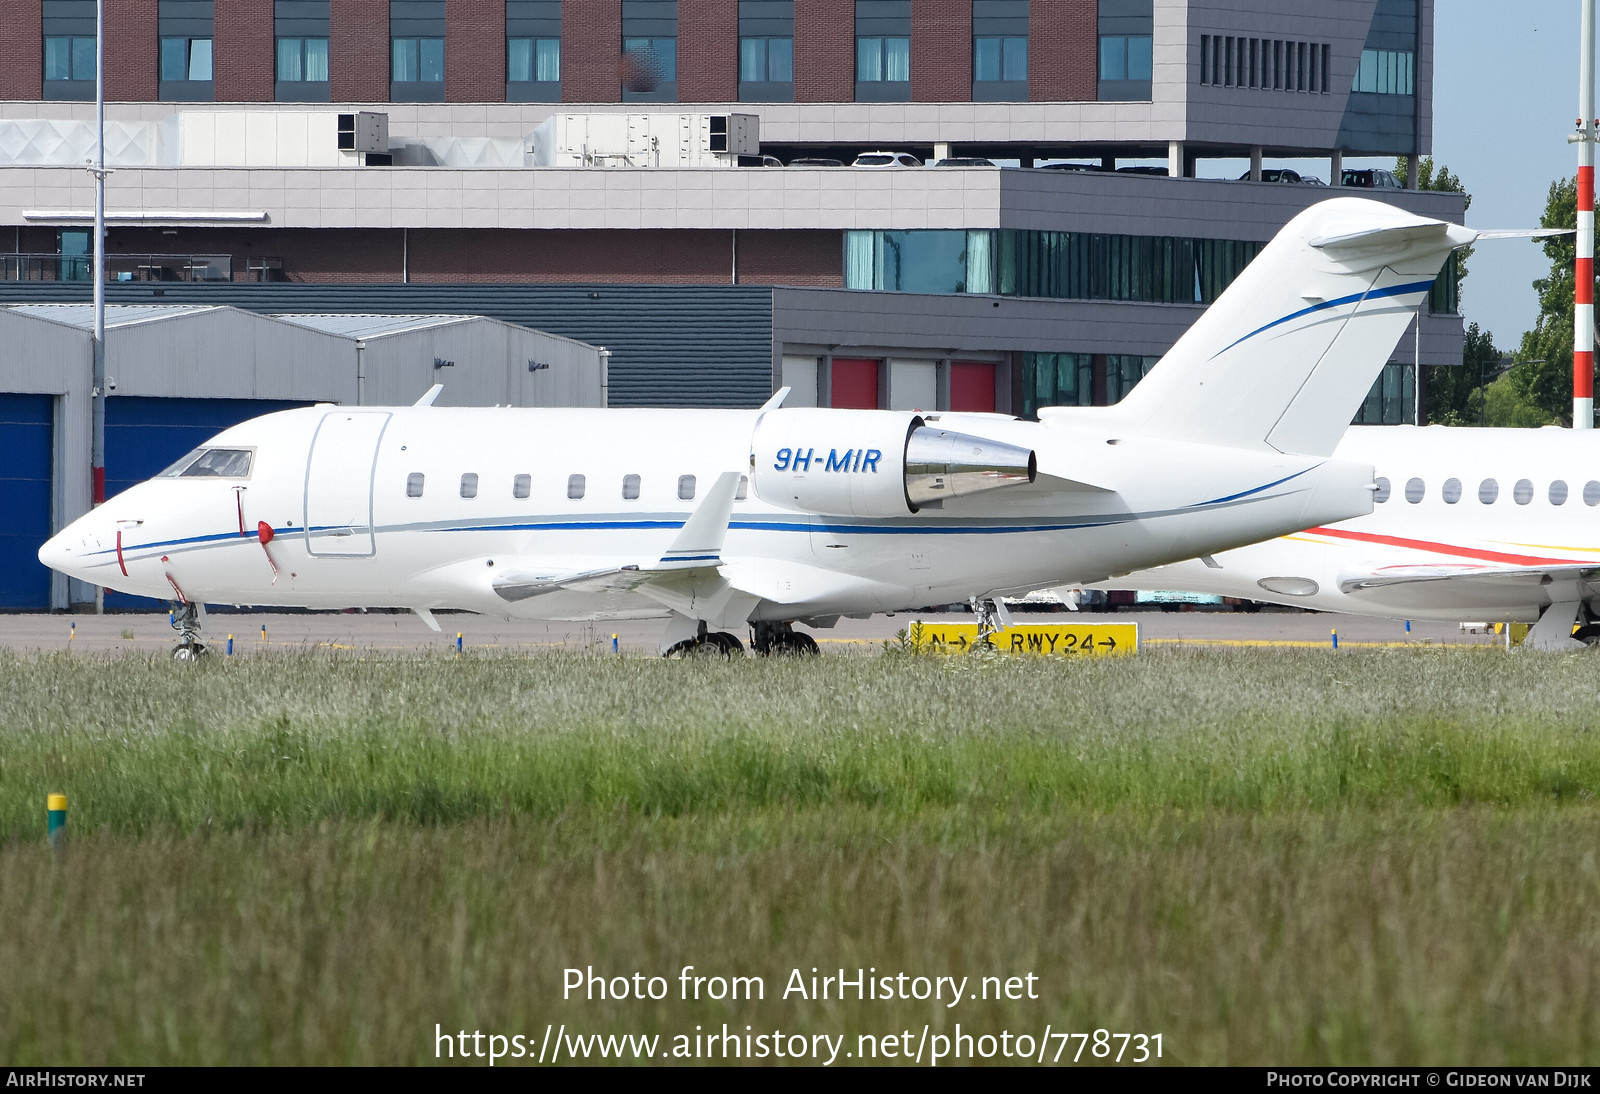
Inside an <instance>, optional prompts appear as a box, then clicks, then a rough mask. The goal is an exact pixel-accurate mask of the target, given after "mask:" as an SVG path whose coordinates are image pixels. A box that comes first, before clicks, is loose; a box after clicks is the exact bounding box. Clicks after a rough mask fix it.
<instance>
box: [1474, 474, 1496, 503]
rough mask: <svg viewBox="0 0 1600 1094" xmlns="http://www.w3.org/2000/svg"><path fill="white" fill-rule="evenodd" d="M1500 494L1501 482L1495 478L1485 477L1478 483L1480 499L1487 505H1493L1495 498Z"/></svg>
mask: <svg viewBox="0 0 1600 1094" xmlns="http://www.w3.org/2000/svg"><path fill="white" fill-rule="evenodd" d="M1499 496H1500V484H1499V483H1498V482H1495V481H1494V480H1493V479H1484V480H1483V481H1482V482H1480V483H1479V484H1478V500H1479V501H1481V502H1483V504H1485V505H1493V504H1494V499H1495V498H1498V497H1499Z"/></svg>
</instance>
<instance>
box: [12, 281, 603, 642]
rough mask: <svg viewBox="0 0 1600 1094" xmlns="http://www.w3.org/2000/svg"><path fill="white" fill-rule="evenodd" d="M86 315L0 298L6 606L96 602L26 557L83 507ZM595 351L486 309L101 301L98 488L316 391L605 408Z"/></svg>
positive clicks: (86, 486) (345, 399)
mask: <svg viewBox="0 0 1600 1094" xmlns="http://www.w3.org/2000/svg"><path fill="white" fill-rule="evenodd" d="M93 323H94V314H93V309H92V308H91V307H90V305H88V304H26V305H3V306H0V344H3V345H5V346H7V347H8V349H9V352H7V353H6V354H5V355H4V356H3V357H0V512H4V513H5V514H6V520H5V521H4V523H3V525H0V609H11V610H19V609H20V610H40V609H44V608H67V607H70V606H71V605H73V604H82V603H86V602H92V601H93V599H94V593H93V590H92V589H89V588H87V587H83V586H81V584H79V583H72V587H71V588H69V586H68V582H67V580H66V579H65V578H64V577H62V576H60V575H52V574H51V573H50V572H49V571H48V570H46V569H45V568H44V567H43V566H41V565H40V564H39V562H38V559H37V558H36V557H35V552H36V551H37V550H38V548H39V545H40V544H41V543H43V542H44V541H45V539H46V538H48V537H49V535H50V533H51V531H52V530H53V529H54V528H58V527H61V526H62V525H64V524H65V523H66V521H67V520H68V519H70V518H71V517H72V516H75V515H76V514H78V513H82V512H84V511H85V510H87V509H88V508H89V500H90V494H91V487H90V474H89V466H90V429H91V414H92V406H91V402H92V400H91V384H92V376H93V368H94V365H93V333H92V332H93ZM605 361H606V351H605V350H604V349H602V348H600V347H597V346H591V345H587V344H585V343H583V342H577V341H574V340H572V339H570V338H561V337H558V336H556V335H551V334H545V333H544V332H542V331H536V330H531V329H529V328H527V327H521V326H517V325H515V324H512V323H506V322H502V321H500V320H497V319H488V318H485V317H482V316H471V315H336V316H328V315H292V316H283V315H263V314H260V313H256V312H250V311H244V310H241V309H238V308H232V307H226V306H214V305H209V306H208V305H183V304H154V305H109V306H107V308H106V386H107V398H106V492H107V494H108V495H110V494H115V493H117V492H118V491H119V490H123V489H126V488H127V487H129V486H131V485H133V484H134V483H136V482H140V481H142V480H144V479H146V478H149V477H150V476H151V475H154V474H155V473H157V472H158V471H160V470H161V469H162V468H163V467H165V466H166V465H167V464H169V463H171V462H172V461H173V460H175V459H177V458H178V457H179V456H181V455H183V453H185V452H187V451H188V450H189V449H191V448H193V447H194V446H195V445H197V444H199V443H200V442H201V441H204V440H205V439H206V438H207V437H209V436H211V435H212V434H214V433H216V432H218V431H219V430H222V429H225V428H227V427H228V426H230V425H234V424H236V423H238V422H241V421H244V420H245V419H247V418H253V417H255V416H257V415H260V414H267V413H271V412H272V411H275V410H285V409H288V408H290V407H296V406H305V405H307V404H308V403H313V402H330V403H345V404H360V403H369V404H371V403H381V404H394V403H410V402H415V401H416V399H417V398H418V396H420V395H421V394H422V393H423V392H425V391H427V389H428V388H429V387H431V386H432V385H433V384H435V383H442V384H444V391H443V392H442V393H441V394H440V396H439V399H438V402H439V404H440V405H456V406H485V405H493V404H507V405H512V406H603V405H605V403H604V400H605V371H606V365H605ZM129 603H130V604H131V603H132V602H131V601H130V602H129ZM113 606H115V602H114V601H113Z"/></svg>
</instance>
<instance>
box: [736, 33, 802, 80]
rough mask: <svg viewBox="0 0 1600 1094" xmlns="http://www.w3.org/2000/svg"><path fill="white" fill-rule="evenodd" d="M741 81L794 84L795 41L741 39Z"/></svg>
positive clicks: (782, 39)
mask: <svg viewBox="0 0 1600 1094" xmlns="http://www.w3.org/2000/svg"><path fill="white" fill-rule="evenodd" d="M739 80H740V82H742V83H749V84H768V83H771V84H792V83H794V39H793V38H740V39H739Z"/></svg>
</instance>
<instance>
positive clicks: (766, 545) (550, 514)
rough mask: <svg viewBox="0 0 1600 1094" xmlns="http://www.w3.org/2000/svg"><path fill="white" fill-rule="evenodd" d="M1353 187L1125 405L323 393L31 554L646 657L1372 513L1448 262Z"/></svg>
mask: <svg viewBox="0 0 1600 1094" xmlns="http://www.w3.org/2000/svg"><path fill="white" fill-rule="evenodd" d="M1476 235H1477V233H1475V232H1473V231H1471V230H1468V229H1466V228H1463V227H1461V226H1459V225H1454V224H1447V223H1444V222H1441V221H1436V220H1430V219H1427V218H1423V217H1419V216H1416V215H1414V214H1412V213H1408V212H1405V211H1403V210H1400V209H1396V208H1394V207H1392V206H1389V205H1384V204H1380V203H1376V202H1372V201H1368V200H1364V199H1359V198H1336V199H1333V200H1330V201H1325V202H1322V203H1320V204H1318V205H1316V206H1314V207H1312V208H1311V209H1309V210H1307V211H1305V212H1304V213H1302V214H1300V215H1299V216H1297V217H1295V218H1294V220H1292V221H1291V222H1290V223H1289V224H1288V225H1286V226H1285V227H1284V229H1283V230H1282V231H1281V232H1280V233H1279V234H1278V236H1277V238H1275V239H1274V240H1273V241H1272V242H1271V243H1270V244H1269V245H1268V246H1267V247H1266V248H1265V249H1264V250H1263V251H1262V252H1261V254H1260V255H1259V256H1258V257H1257V258H1256V259H1255V261H1254V262H1252V263H1251V264H1250V265H1249V266H1248V267H1247V268H1246V269H1245V270H1244V272H1243V273H1242V274H1240V276H1239V277H1238V278H1237V279H1236V280H1235V282H1234V283H1233V285H1232V286H1231V287H1230V288H1229V289H1228V290H1227V292H1226V293H1224V294H1223V296H1222V297H1221V298H1220V299H1219V300H1218V301H1217V302H1216V303H1215V304H1213V305H1212V306H1211V307H1210V308H1209V309H1207V311H1206V312H1205V314H1204V315H1202V316H1201V318H1200V319H1199V320H1198V321H1197V322H1196V323H1195V324H1194V326H1193V327H1192V328H1191V329H1190V330H1189V331H1188V332H1187V333H1186V334H1185V335H1184V336H1183V338H1181V339H1180V340H1179V342H1178V343H1177V345H1176V346H1174V347H1173V349H1172V350H1171V351H1170V352H1169V353H1168V354H1167V355H1166V357H1165V358H1163V360H1162V362H1161V363H1160V365H1158V366H1157V367H1156V368H1155V369H1154V370H1153V371H1152V372H1151V373H1150V375H1149V376H1147V377H1146V378H1145V379H1144V381H1143V382H1142V383H1141V384H1140V385H1139V386H1138V388H1136V389H1135V390H1134V391H1133V392H1132V394H1131V395H1130V396H1129V397H1128V398H1127V399H1125V400H1123V402H1122V403H1120V404H1118V405H1117V406H1114V407H1098V408H1087V407H1084V408H1079V407H1072V408H1059V409H1053V410H1050V409H1047V410H1044V411H1041V413H1040V419H1041V420H1040V421H1038V422H1028V421H1021V420H1017V419H1014V418H1010V417H1006V416H1004V415H994V414H931V413H912V412H898V411H886V410H830V409H816V408H784V407H782V406H781V402H782V398H783V395H784V393H783V392H780V393H779V394H778V395H777V396H775V397H774V398H773V399H772V401H770V402H769V403H768V404H767V405H766V406H764V407H762V408H760V409H759V410H748V411H740V410H574V409H567V410H548V409H537V410H535V409H514V408H483V409H455V408H443V407H434V406H431V405H426V404H428V403H429V402H430V401H431V398H432V396H433V395H434V394H436V393H437V389H435V392H433V393H430V395H429V396H425V397H424V399H423V400H422V403H420V404H419V405H416V406H411V407H341V406H333V405H322V406H315V407H308V408H304V409H299V410H290V411H284V412H281V413H277V414H269V415H267V416H265V417H261V418H256V419H253V420H251V421H248V422H244V423H242V424H240V425H238V426H235V427H233V428H231V429H228V430H225V431H223V432H222V433H220V434H218V435H217V436H216V437H215V438H213V439H212V440H211V441H210V442H208V443H207V444H206V445H204V446H203V447H201V448H199V449H197V450H196V451H194V452H192V453H190V454H189V455H187V456H185V457H184V458H183V459H182V460H179V461H178V462H177V463H176V464H174V465H173V466H172V467H170V468H168V469H167V470H166V471H165V472H163V473H162V474H161V475H159V476H157V477H156V478H154V479H151V480H150V481H148V482H145V483H141V484H139V485H138V486H135V487H133V488H131V489H129V490H127V491H125V492H123V493H122V494H119V495H118V496H116V497H114V498H112V499H110V500H109V501H108V502H106V503H105V504H104V505H102V506H101V507H99V508H98V509H96V510H94V511H93V512H91V513H89V514H87V515H85V516H83V517H81V518H80V519H78V520H76V521H74V522H73V523H72V524H71V525H70V526H68V527H67V528H66V529H65V530H63V531H62V532H60V533H59V534H57V535H56V536H55V537H54V538H52V539H51V540H50V541H49V542H47V543H46V544H45V545H44V546H43V547H42V548H41V549H40V552H39V558H40V560H41V561H42V562H44V563H45V564H46V565H47V566H50V567H52V568H54V569H56V570H60V571H62V572H63V573H66V574H69V575H71V576H73V577H76V578H80V579H82V580H84V581H88V582H92V583H94V584H96V585H101V586H105V587H108V588H112V589H117V590H120V591H124V592H129V593H136V594H140V595H144V596H157V597H165V598H169V599H171V600H173V601H174V602H175V609H174V614H175V620H174V625H175V626H176V627H177V628H178V629H179V630H180V632H181V636H182V643H181V644H180V645H179V647H178V649H177V650H176V651H175V656H177V657H179V658H185V659H186V658H192V657H195V656H197V655H198V654H199V652H201V650H202V649H203V647H202V646H201V644H200V642H199V638H200V627H201V622H202V618H203V613H202V610H201V605H203V604H204V603H206V602H212V603H227V604H240V605H290V606H298V607H307V608H346V607H403V608H410V609H411V610H413V611H415V612H416V613H417V614H418V615H419V616H420V617H421V618H422V619H423V621H424V622H426V623H428V624H429V625H430V626H433V627H435V628H437V626H438V624H437V623H436V622H435V621H434V620H433V616H432V612H433V611H435V610H437V609H441V608H455V609H468V610H471V611H475V612H481V613H486V614H494V615H498V616H503V617H509V618H535V619H620V618H634V617H646V616H665V617H667V619H668V622H667V626H666V632H665V636H664V637H663V639H662V643H661V646H662V650H663V652H668V653H672V652H676V653H680V654H697V653H715V654H727V653H731V652H734V651H737V650H738V649H740V648H742V647H741V646H740V643H739V640H738V638H736V637H735V636H734V634H732V633H730V632H731V631H733V630H737V629H742V628H744V627H745V626H746V625H749V626H750V627H751V634H752V636H753V645H754V646H755V648H756V650H757V651H758V652H762V653H766V652H811V651H815V649H816V644H815V642H814V640H813V639H811V637H810V636H809V635H807V634H805V633H803V632H800V631H796V630H794V629H793V624H795V623H797V622H799V623H803V624H806V625H808V626H813V627H827V626H831V625H832V624H833V623H834V622H835V621H836V620H837V619H838V617H839V616H841V615H865V614H870V613H873V612H881V611H889V612H892V611H898V610H902V609H907V608H913V607H917V606H920V605H926V604H937V603H947V602H951V601H955V600H965V599H971V600H972V601H973V602H974V605H975V607H977V608H978V610H979V619H980V623H981V625H982V626H983V627H984V628H985V631H986V632H988V631H991V630H992V629H993V628H994V626H995V625H996V623H997V622H999V623H1003V622H1004V621H1005V618H1004V609H1003V607H1001V606H1000V604H999V601H998V597H999V596H1000V595H1001V594H1006V593H1020V592H1025V591H1027V590H1030V589H1036V588H1042V587H1052V586H1059V585H1064V584H1077V583H1083V582H1087V581H1093V580H1097V579H1101V578H1104V577H1107V576H1109V575H1110V574H1112V573H1121V572H1124V571H1127V570H1130V569H1133V568H1136V567H1147V566H1155V565H1159V564H1162V563H1166V562H1171V561H1174V560H1177V559H1183V558H1193V557H1196V556H1197V555H1203V554H1208V553H1213V552H1217V551H1222V550H1225V549H1227V548H1230V547H1236V546H1239V545H1242V544H1246V543H1252V542H1256V541H1259V540H1262V539H1267V538H1270V537H1273V536H1279V535H1283V534H1284V533H1287V532H1292V531H1297V530H1299V529H1302V528H1306V527H1309V526H1312V525H1320V524H1326V523H1329V522H1333V521H1339V520H1344V519H1348V518H1350V517H1354V516H1359V515H1361V514H1364V513H1368V512H1370V511H1371V510H1372V506H1373V501H1372V491H1373V484H1372V483H1373V472H1372V466H1371V464H1370V462H1356V461H1349V460H1339V459H1331V458H1330V457H1331V455H1332V453H1333V450H1334V447H1335V445H1336V444H1337V443H1338V440H1339V437H1340V435H1341V434H1342V433H1343V432H1344V430H1345V427H1346V425H1347V424H1348V423H1349V421H1350V418H1351V416H1352V415H1353V414H1354V413H1355V410H1356V407H1357V406H1358V404H1359V403H1360V401H1361V399H1362V397H1363V396H1364V395H1365V394H1366V392H1367V389H1368V388H1369V387H1370V386H1371V384H1372V382H1373V380H1374V379H1375V378H1376V376H1377V374H1378V372H1379V370H1380V369H1381V367H1382V366H1383V363H1384V362H1385V361H1386V360H1387V359H1388V356H1389V353H1390V351H1391V350H1392V349H1393V347H1394V345H1395V343H1396V341H1398V339H1399V336H1400V334H1401V333H1402V332H1403V331H1404V329H1405V327H1406V325H1407V323H1408V322H1409V320H1410V318H1411V316H1412V314H1413V313H1414V311H1415V309H1416V307H1417V305H1418V304H1419V303H1420V301H1421V300H1422V299H1423V297H1424V296H1425V295H1426V294H1427V292H1428V290H1429V288H1430V286H1431V285H1432V283H1433V279H1434V276H1435V275H1436V274H1437V273H1438V270H1439V267H1440V266H1441V265H1442V264H1443V262H1444V259H1445V256H1446V255H1447V254H1449V252H1450V251H1451V250H1452V249H1453V248H1456V247H1461V246H1464V245H1466V244H1469V243H1471V242H1472V241H1473V240H1474V239H1475V238H1476Z"/></svg>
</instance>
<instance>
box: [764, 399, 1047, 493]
mask: <svg viewBox="0 0 1600 1094" xmlns="http://www.w3.org/2000/svg"><path fill="white" fill-rule="evenodd" d="M1037 468H1038V461H1037V459H1036V458H1035V457H1034V454H1033V452H1031V451H1030V450H1028V449H1026V448H1018V447H1017V446H1016V445H1010V444H1004V443H1001V442H998V441H987V440H984V439H982V438H981V437H972V436H968V435H967V434H964V433H956V432H953V431H951V430H947V429H938V428H936V427H933V426H930V425H928V424H927V423H926V422H925V421H924V420H923V419H922V417H921V416H920V415H917V414H912V413H910V412H908V411H893V410H828V409H823V408H809V407H793V408H790V409H782V408H779V409H777V410H770V411H768V412H767V413H765V414H763V415H762V416H761V419H760V421H758V422H757V423H756V428H755V433H754V435H753V436H752V438H751V444H750V482H751V484H752V485H753V486H754V487H755V491H756V496H757V497H759V498H760V499H761V500H762V501H764V502H766V503H767V504H769V505H776V506H780V507H781V508H784V509H792V510H795V511H797V512H802V513H820V514H823V515H825V516H839V517H903V516H908V515H909V514H911V513H915V512H916V511H917V510H918V509H920V508H923V507H925V506H929V505H936V504H938V503H940V502H943V501H946V500H948V499H950V498H956V497H963V496H965V495H969V494H977V493H982V492H983V491H986V490H996V489H999V488H1001V487H1006V486H1017V485H1021V484H1023V483H1030V482H1032V481H1033V480H1034V477H1035V475H1036V474H1037Z"/></svg>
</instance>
